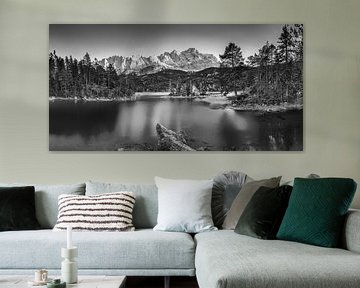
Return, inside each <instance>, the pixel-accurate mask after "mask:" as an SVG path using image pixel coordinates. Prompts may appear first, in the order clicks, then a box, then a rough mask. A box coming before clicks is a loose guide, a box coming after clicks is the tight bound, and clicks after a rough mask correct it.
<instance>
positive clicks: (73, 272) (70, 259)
mask: <svg viewBox="0 0 360 288" xmlns="http://www.w3.org/2000/svg"><path fill="white" fill-rule="evenodd" d="M77 255H78V249H77V247H71V248H61V257H63V258H65V259H64V260H63V261H62V262H61V279H62V280H63V281H65V282H66V283H67V284H73V283H77V280H78V279H77V278H78V273H77V272H78V269H77V263H76V261H75V257H76V256H77Z"/></svg>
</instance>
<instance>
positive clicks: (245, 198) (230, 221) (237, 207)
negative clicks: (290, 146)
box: [222, 176, 281, 230]
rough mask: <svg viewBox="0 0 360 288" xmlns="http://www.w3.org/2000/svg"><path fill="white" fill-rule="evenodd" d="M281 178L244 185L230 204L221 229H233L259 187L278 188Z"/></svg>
mask: <svg viewBox="0 0 360 288" xmlns="http://www.w3.org/2000/svg"><path fill="white" fill-rule="evenodd" d="M280 179H281V176H279V177H273V178H269V179H263V180H256V181H251V182H248V183H245V184H244V185H243V186H242V187H241V190H240V191H239V193H238V194H237V196H236V198H235V199H234V201H233V203H232V204H231V207H230V210H229V211H228V213H227V214H226V217H225V219H224V223H223V225H222V227H223V228H224V229H232V230H234V229H235V226H236V224H237V222H238V221H239V219H240V216H241V214H242V213H243V211H244V209H245V207H246V205H247V204H248V203H249V202H250V199H251V197H252V196H253V195H254V194H255V192H256V191H257V190H258V189H259V188H260V187H261V186H264V187H269V188H275V187H278V186H279V183H280Z"/></svg>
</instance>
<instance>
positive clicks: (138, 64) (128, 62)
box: [97, 48, 219, 75]
mask: <svg viewBox="0 0 360 288" xmlns="http://www.w3.org/2000/svg"><path fill="white" fill-rule="evenodd" d="M97 63H98V64H100V65H101V66H103V67H104V68H106V67H108V66H109V65H110V64H112V65H113V67H114V68H115V70H116V72H117V73H118V74H120V73H125V74H129V73H132V72H134V73H136V74H140V75H143V74H150V73H155V72H159V71H162V70H166V69H172V70H182V71H186V72H189V71H200V70H203V69H206V68H210V67H219V60H218V59H217V58H216V57H215V56H214V55H213V54H205V53H200V52H199V51H198V50H197V49H195V48H189V49H187V50H184V51H181V52H178V51H176V50H173V51H171V52H164V53H163V54H160V55H159V56H148V57H145V56H142V55H136V56H131V57H124V56H111V57H108V58H104V59H102V60H100V61H98V62H97Z"/></svg>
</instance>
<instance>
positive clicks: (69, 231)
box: [66, 225, 72, 249]
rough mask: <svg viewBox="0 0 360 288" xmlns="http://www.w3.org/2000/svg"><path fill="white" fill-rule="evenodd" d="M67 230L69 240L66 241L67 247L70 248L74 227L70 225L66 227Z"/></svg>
mask: <svg viewBox="0 0 360 288" xmlns="http://www.w3.org/2000/svg"><path fill="white" fill-rule="evenodd" d="M66 232H67V242H66V248H68V249H70V248H72V234H71V232H72V227H71V226H70V225H69V226H67V229H66Z"/></svg>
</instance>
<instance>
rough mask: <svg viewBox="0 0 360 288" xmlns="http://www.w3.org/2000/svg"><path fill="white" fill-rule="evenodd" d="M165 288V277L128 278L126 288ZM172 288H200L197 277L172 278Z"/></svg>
mask: <svg viewBox="0 0 360 288" xmlns="http://www.w3.org/2000/svg"><path fill="white" fill-rule="evenodd" d="M133 287H134V288H135V287H141V288H163V287H164V277H130V276H128V277H127V280H126V288H133ZM170 287H171V288H198V287H199V286H198V285H197V282H196V278H195V277H171V278H170Z"/></svg>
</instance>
